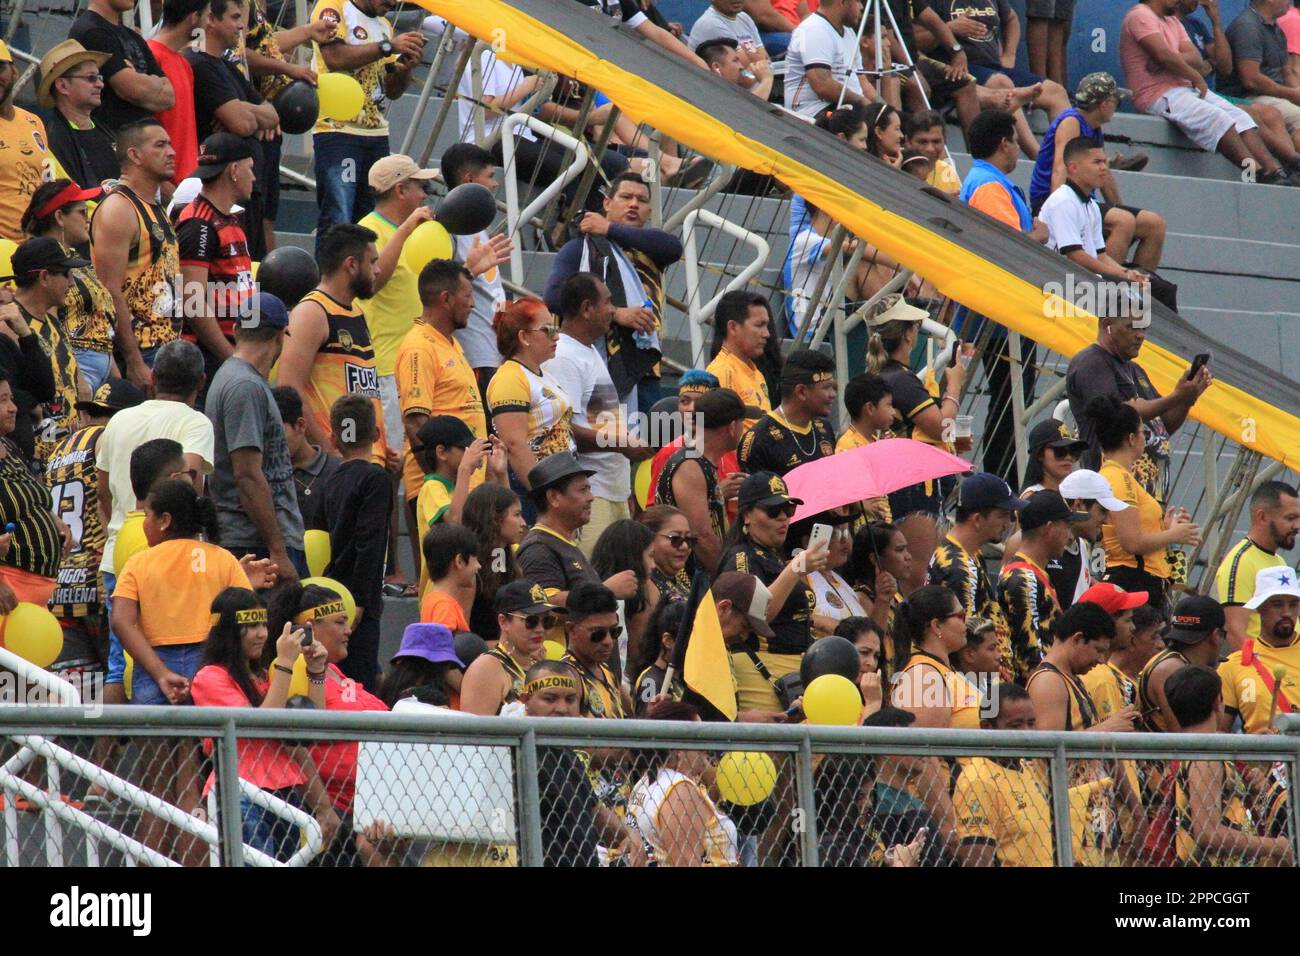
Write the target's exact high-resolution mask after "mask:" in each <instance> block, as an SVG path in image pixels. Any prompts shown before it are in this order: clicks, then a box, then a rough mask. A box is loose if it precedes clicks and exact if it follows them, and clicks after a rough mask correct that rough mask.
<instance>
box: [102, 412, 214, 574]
mask: <svg viewBox="0 0 1300 956" xmlns="http://www.w3.org/2000/svg"><path fill="white" fill-rule="evenodd" d="M155 438H170V439H172V441H175V442H178V443H179V444H180V446H181V450H182V451H183V452H184V453H185V454H187V455H198V456H199V457H200V458H202V459H203V473H204V474H205V475H208V474H211V473H212V457H213V444H214V438H213V432H212V422H211V421H210V420H209V419H208V416H207V415H204V414H203V413H202V412H198V411H195V410H194V409H192V408H190V407H189V406H188V405H184V404H182V403H180V402H169V401H162V400H159V399H156V398H154V399H150V400H149V401H147V402H142V403H141V404H139V405H137V406H135V407H134V408H126V409H123V410H122V411H120V412H118V413H117V414H116V415H114V416H113V417H112V418H110V419H109V420H108V424H107V425H105V426H104V433H103V434H102V435H100V436H99V446H98V448H97V449H96V451H95V460H96V462H97V466H98V468H99V470H100V471H106V472H108V489H109V492H110V493H111V494H112V496H113V517H112V519H111V520H110V521H109V523H108V537H107V538H106V539H105V541H104V559H103V560H102V561H100V563H99V570H101V571H107V572H108V573H109V574H112V573H113V545H114V543H116V541H117V531H118V529H119V528H121V527H122V521H123V520H124V519H125V518H126V513H127V512H128V511H132V510H134V509H135V492H134V491H132V490H131V452H133V451H135V450H136V449H137V448H139V447H140V446H141V445H143V444H144V443H145V442H147V441H152V440H153V439H155Z"/></svg>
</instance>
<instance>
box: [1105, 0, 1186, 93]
mask: <svg viewBox="0 0 1300 956" xmlns="http://www.w3.org/2000/svg"><path fill="white" fill-rule="evenodd" d="M1154 35H1158V36H1160V37H1163V38H1164V41H1165V45H1166V46H1167V47H1169V49H1170V50H1171V51H1173V52H1174V53H1177V52H1178V51H1179V50H1180V49H1183V48H1184V47H1185V46H1186V47H1190V46H1191V42H1192V41H1191V40H1190V39H1189V38H1188V36H1187V31H1186V30H1185V29H1183V25H1182V23H1181V22H1179V20H1178V18H1177V17H1161V16H1158V15H1157V14H1156V12H1155V11H1154V10H1152V9H1151V8H1150V7H1148V6H1147V5H1146V4H1144V3H1139V4H1137V5H1136V6H1134V7H1133V8H1132V9H1131V10H1129V12H1128V13H1126V14H1125V15H1124V26H1123V29H1121V30H1120V34H1119V62H1120V64H1121V65H1122V66H1123V67H1124V80H1125V84H1126V85H1127V86H1128V88H1129V89H1131V90H1132V91H1133V105H1134V106H1136V107H1137V108H1138V109H1140V110H1142V111H1143V112H1146V111H1147V110H1149V109H1151V107H1152V105H1153V104H1154V103H1155V101H1156V100H1158V99H1160V97H1162V96H1164V95H1165V94H1166V93H1168V92H1169V91H1170V90H1172V89H1175V88H1177V87H1180V86H1191V85H1192V82H1191V80H1188V79H1185V78H1184V77H1182V76H1180V75H1178V74H1175V73H1170V72H1168V71H1167V70H1165V68H1164V67H1162V66H1160V65H1158V64H1157V63H1156V62H1155V61H1154V60H1152V59H1151V58H1150V57H1149V56H1147V52H1146V50H1144V49H1142V46H1141V44H1140V43H1139V41H1141V40H1143V39H1145V38H1146V37H1149V36H1154Z"/></svg>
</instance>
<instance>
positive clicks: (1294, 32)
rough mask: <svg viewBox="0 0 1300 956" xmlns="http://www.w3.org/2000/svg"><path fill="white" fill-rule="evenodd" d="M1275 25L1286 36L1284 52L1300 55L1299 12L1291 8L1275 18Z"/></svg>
mask: <svg viewBox="0 0 1300 956" xmlns="http://www.w3.org/2000/svg"><path fill="white" fill-rule="evenodd" d="M1277 25H1278V26H1279V27H1281V28H1282V32H1283V33H1285V34H1286V52H1287V53H1291V54H1297V53H1300V10H1297V9H1296V8H1295V7H1292V8H1291V9H1290V10H1288V11H1287V12H1286V13H1284V14H1282V15H1281V16H1280V17H1278V18H1277Z"/></svg>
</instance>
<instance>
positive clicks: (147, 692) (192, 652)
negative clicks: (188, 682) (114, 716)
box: [131, 643, 203, 706]
mask: <svg viewBox="0 0 1300 956" xmlns="http://www.w3.org/2000/svg"><path fill="white" fill-rule="evenodd" d="M154 653H155V654H157V655H158V657H159V659H160V660H161V661H162V662H163V663H164V664H166V665H167V669H168V670H169V671H172V672H174V673H177V674H180V675H181V676H182V677H185V678H190V677H193V676H194V675H195V674H197V673H198V672H199V665H200V664H201V663H202V661H203V644H201V643H199V644H164V645H162V646H160V647H155V648H154ZM131 703H133V704H151V705H155V706H165V705H167V704H170V703H171V701H170V700H168V699H167V695H166V694H164V693H163V691H162V688H161V687H159V686H158V684H157V682H156V681H155V680H154V679H153V675H152V674H150V673H149V672H148V671H147V670H145V669H144V668H143V667H137V668H135V674H134V676H133V677H132V680H131Z"/></svg>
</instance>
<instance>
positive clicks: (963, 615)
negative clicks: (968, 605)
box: [943, 611, 966, 621]
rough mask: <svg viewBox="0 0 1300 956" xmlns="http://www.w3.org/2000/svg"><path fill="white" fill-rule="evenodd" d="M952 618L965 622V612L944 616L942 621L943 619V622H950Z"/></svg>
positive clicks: (955, 612)
mask: <svg viewBox="0 0 1300 956" xmlns="http://www.w3.org/2000/svg"><path fill="white" fill-rule="evenodd" d="M954 617H957V618H961V619H962V620H963V621H964V620H966V612H965V611H953V612H952V613H951V614H945V615H944V618H943V619H944V620H945V621H948V620H951V619H952V618H954Z"/></svg>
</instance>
